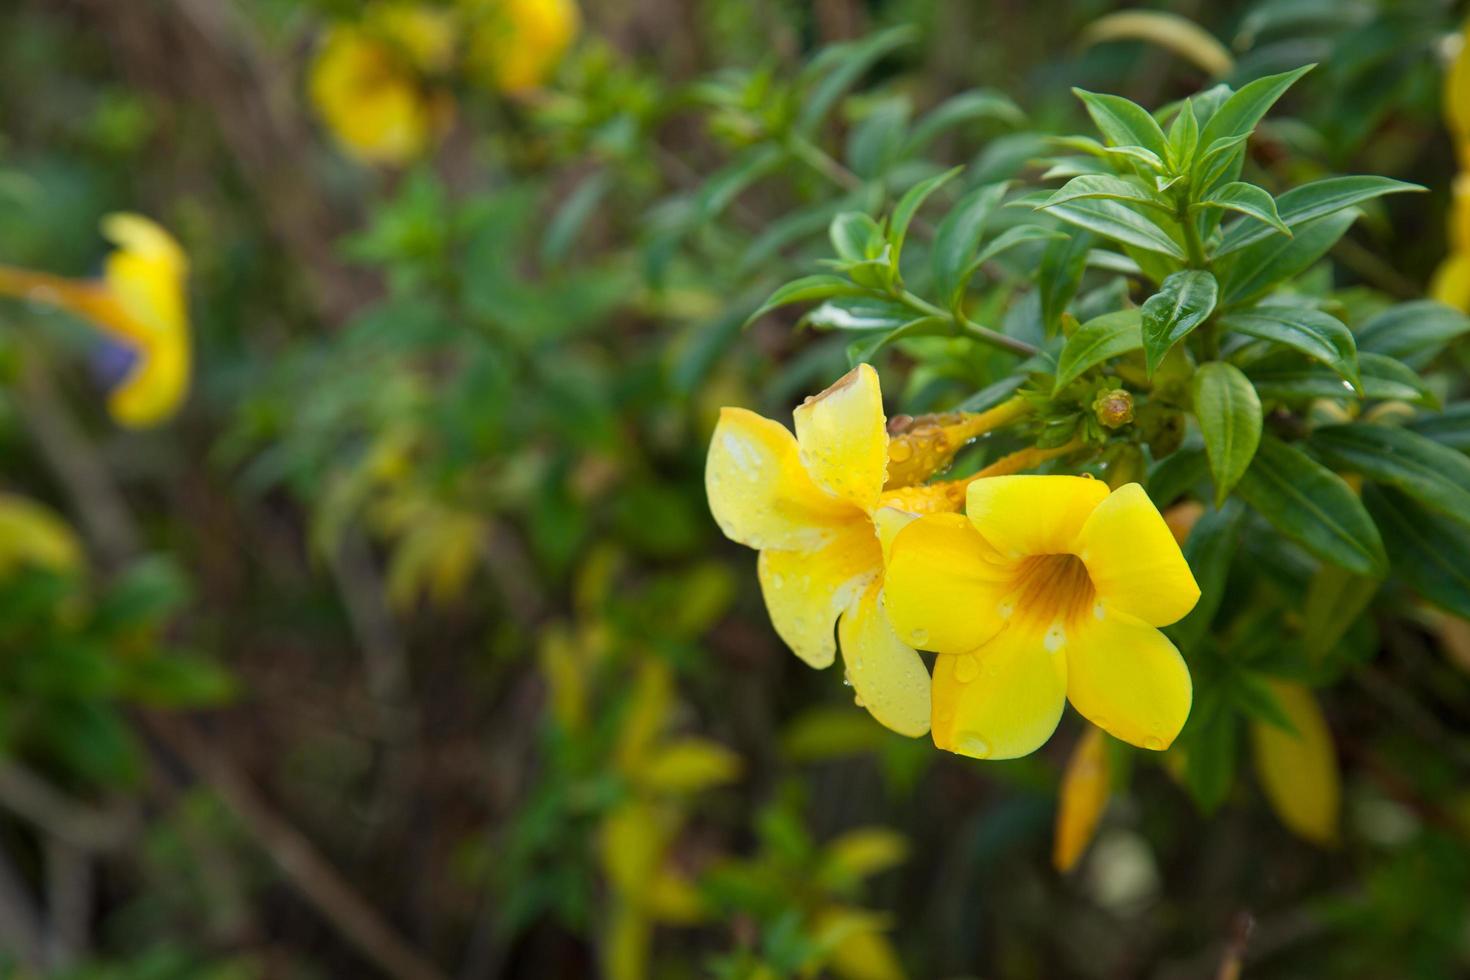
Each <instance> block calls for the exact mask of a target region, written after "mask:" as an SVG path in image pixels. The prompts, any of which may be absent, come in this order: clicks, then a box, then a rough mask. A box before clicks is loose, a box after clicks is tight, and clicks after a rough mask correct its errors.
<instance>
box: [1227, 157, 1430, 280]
mask: <svg viewBox="0 0 1470 980" xmlns="http://www.w3.org/2000/svg"><path fill="white" fill-rule="evenodd" d="M1422 190H1424V188H1422V187H1420V186H1419V185H1418V184H1406V183H1404V182H1403V181H1401V180H1390V179H1389V178H1387V177H1370V176H1361V177H1328V178H1327V179H1325V180H1317V181H1313V182H1312V183H1310V184H1303V185H1302V186H1300V187H1293V188H1292V189H1291V190H1289V191H1287V192H1286V193H1285V194H1282V195H1281V197H1279V198H1277V200H1276V211H1277V214H1279V215H1280V217H1281V220H1282V222H1283V223H1284V224H1285V225H1286V226H1287V227H1288V228H1293V229H1295V228H1297V227H1299V226H1300V225H1304V224H1306V223H1307V222H1309V221H1315V220H1317V219H1318V218H1325V217H1327V216H1328V215H1329V214H1336V213H1337V212H1338V211H1341V210H1342V209H1344V208H1350V207H1352V206H1353V205H1355V204H1362V203H1363V202H1364V201H1369V200H1372V199H1373V198H1375V197H1382V196H1383V195H1384V194H1401V193H1403V192H1405V191H1422ZM1277 234H1278V232H1276V231H1275V230H1273V229H1271V228H1268V227H1265V226H1264V225H1260V224H1257V223H1256V222H1254V221H1244V220H1242V221H1237V222H1235V223H1234V224H1232V225H1230V226H1229V227H1228V228H1226V229H1225V236H1224V238H1223V239H1222V240H1221V241H1220V247H1219V248H1217V249H1215V258H1217V259H1218V258H1220V257H1221V256H1223V255H1229V254H1230V253H1231V252H1236V251H1239V250H1240V249H1242V248H1245V247H1246V246H1247V245H1254V244H1255V243H1256V242H1259V241H1264V240H1265V239H1267V238H1272V237H1274V236H1275V235H1277Z"/></svg>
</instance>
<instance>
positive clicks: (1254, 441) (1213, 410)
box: [1193, 361, 1261, 507]
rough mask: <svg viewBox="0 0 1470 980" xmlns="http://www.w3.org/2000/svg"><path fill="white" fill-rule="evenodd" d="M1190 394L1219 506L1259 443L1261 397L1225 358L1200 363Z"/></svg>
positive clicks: (1216, 504) (1239, 476) (1248, 462)
mask: <svg viewBox="0 0 1470 980" xmlns="http://www.w3.org/2000/svg"><path fill="white" fill-rule="evenodd" d="M1193 395H1194V415H1195V418H1196V419H1197V420H1198V421H1199V427H1200V432H1201V434H1202V435H1203V436H1204V439H1205V453H1206V455H1207V456H1208V457H1209V460H1210V475H1211V476H1212V477H1213V478H1214V480H1215V506H1216V507H1220V506H1222V505H1223V504H1224V502H1225V498H1226V497H1228V496H1229V495H1230V491H1231V490H1232V489H1233V488H1234V487H1235V484H1236V483H1237V481H1239V480H1240V478H1241V476H1242V475H1244V473H1245V471H1246V468H1247V467H1249V466H1250V463H1251V459H1252V458H1253V457H1254V456H1255V454H1256V447H1257V446H1258V445H1259V444H1260V441H1261V400H1260V398H1259V397H1257V395H1256V389H1255V387H1254V386H1253V385H1252V384H1251V383H1250V379H1249V378H1247V377H1246V376H1245V375H1244V374H1242V373H1241V372H1240V369H1239V368H1237V367H1236V366H1235V365H1233V364H1229V363H1226V362H1224V361H1212V362H1210V363H1208V364H1202V365H1200V367H1199V369H1198V370H1197V371H1195V374H1194V382H1193Z"/></svg>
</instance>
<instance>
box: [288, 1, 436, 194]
mask: <svg viewBox="0 0 1470 980" xmlns="http://www.w3.org/2000/svg"><path fill="white" fill-rule="evenodd" d="M452 45H453V28H452V24H451V22H450V21H449V19H448V17H447V15H446V14H444V13H443V12H442V11H438V10H435V9H433V8H429V7H420V6H404V5H392V6H388V7H381V8H374V10H373V11H372V12H371V15H370V16H369V17H368V18H366V19H365V20H364V22H363V23H362V24H338V25H337V26H335V27H333V28H332V29H331V30H329V31H328V32H327V34H326V37H325V38H323V40H322V43H321V47H320V48H319V49H318V51H317V54H316V58H315V60H314V61H313V62H312V65H311V74H310V79H309V83H308V84H309V90H310V95H311V101H312V103H313V104H314V105H315V106H316V110H317V112H318V113H319V114H320V115H321V117H322V121H323V122H324V123H326V125H327V128H328V129H330V130H331V132H332V135H333V136H334V137H335V138H336V139H337V142H338V143H340V144H341V145H342V147H343V148H344V149H345V150H346V151H347V152H348V153H350V154H351V155H352V156H354V157H356V158H358V159H359V160H362V161H364V162H366V163H375V164H387V165H396V164H402V163H407V162H409V161H411V160H413V159H414V158H416V157H418V156H421V155H422V154H423V153H424V151H425V150H427V149H428V147H429V145H430V143H431V142H432V140H433V139H434V137H435V136H436V135H437V134H438V133H439V132H440V131H441V130H442V129H443V128H444V125H445V123H446V121H447V119H448V117H449V115H450V114H451V113H452V111H453V109H452V103H451V102H450V101H449V100H448V97H447V96H446V95H443V94H441V93H436V92H434V91H433V90H432V89H431V88H430V87H429V85H428V83H427V81H426V80H425V72H428V71H437V70H441V69H442V68H444V67H445V66H446V65H447V62H448V60H449V57H450V54H451V51H452Z"/></svg>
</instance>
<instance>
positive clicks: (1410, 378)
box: [1245, 353, 1434, 404]
mask: <svg viewBox="0 0 1470 980" xmlns="http://www.w3.org/2000/svg"><path fill="white" fill-rule="evenodd" d="M1245 373H1246V374H1247V375H1249V376H1250V379H1251V381H1252V382H1253V383H1254V384H1255V386H1256V391H1257V393H1259V394H1260V396H1261V397H1262V398H1266V399H1272V398H1274V399H1278V400H1281V401H1304V400H1310V399H1313V398H1371V399H1374V400H1378V401H1405V402H1417V403H1421V404H1433V402H1434V395H1433V393H1432V392H1431V391H1430V390H1429V389H1428V388H1427V387H1425V385H1424V381H1423V379H1422V378H1420V377H1419V375H1418V374H1416V373H1415V372H1414V371H1413V370H1412V369H1411V368H1408V367H1405V366H1404V365H1403V364H1400V363H1399V362H1398V361H1395V360H1394V359H1393V358H1391V357H1384V356H1383V355H1382V354H1367V353H1362V354H1359V355H1358V378H1359V383H1360V385H1361V390H1360V391H1354V390H1353V386H1352V384H1351V383H1350V382H1348V381H1344V380H1342V379H1341V377H1339V376H1338V375H1337V374H1336V372H1334V371H1333V370H1332V369H1330V368H1325V367H1318V366H1316V365H1312V364H1305V363H1303V362H1302V361H1300V360H1299V359H1296V358H1291V357H1286V358H1279V357H1272V358H1267V359H1263V360H1261V361H1258V362H1256V363H1254V364H1251V365H1249V366H1247V367H1246V369H1245Z"/></svg>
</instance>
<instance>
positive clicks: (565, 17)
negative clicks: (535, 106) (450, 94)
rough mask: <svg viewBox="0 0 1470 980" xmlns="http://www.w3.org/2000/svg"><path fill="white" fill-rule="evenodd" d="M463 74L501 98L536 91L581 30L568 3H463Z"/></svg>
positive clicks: (490, 0) (513, 0)
mask: <svg viewBox="0 0 1470 980" xmlns="http://www.w3.org/2000/svg"><path fill="white" fill-rule="evenodd" d="M466 8H467V12H468V14H469V16H470V18H471V20H472V26H471V28H470V32H469V39H468V41H467V43H466V51H465V61H466V63H467V67H468V68H469V70H470V71H471V72H472V73H473V74H475V75H476V76H478V77H479V78H481V79H483V80H484V81H485V82H486V84H488V85H490V86H491V87H492V88H495V89H496V90H498V91H501V92H509V93H518V92H525V91H528V90H530V89H534V88H538V87H540V86H541V85H542V84H543V83H544V82H545V81H546V79H547V77H549V76H550V74H551V73H552V71H553V70H554V69H555V68H556V66H557V65H558V64H559V63H560V62H561V59H562V55H564V54H565V53H566V51H567V48H569V47H570V46H571V43H572V41H573V40H574V39H575V38H576V36H577V31H578V29H579V28H580V27H581V23H582V16H581V13H580V12H579V11H578V9H577V5H576V3H574V2H573V0H468V2H467V3H466Z"/></svg>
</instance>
